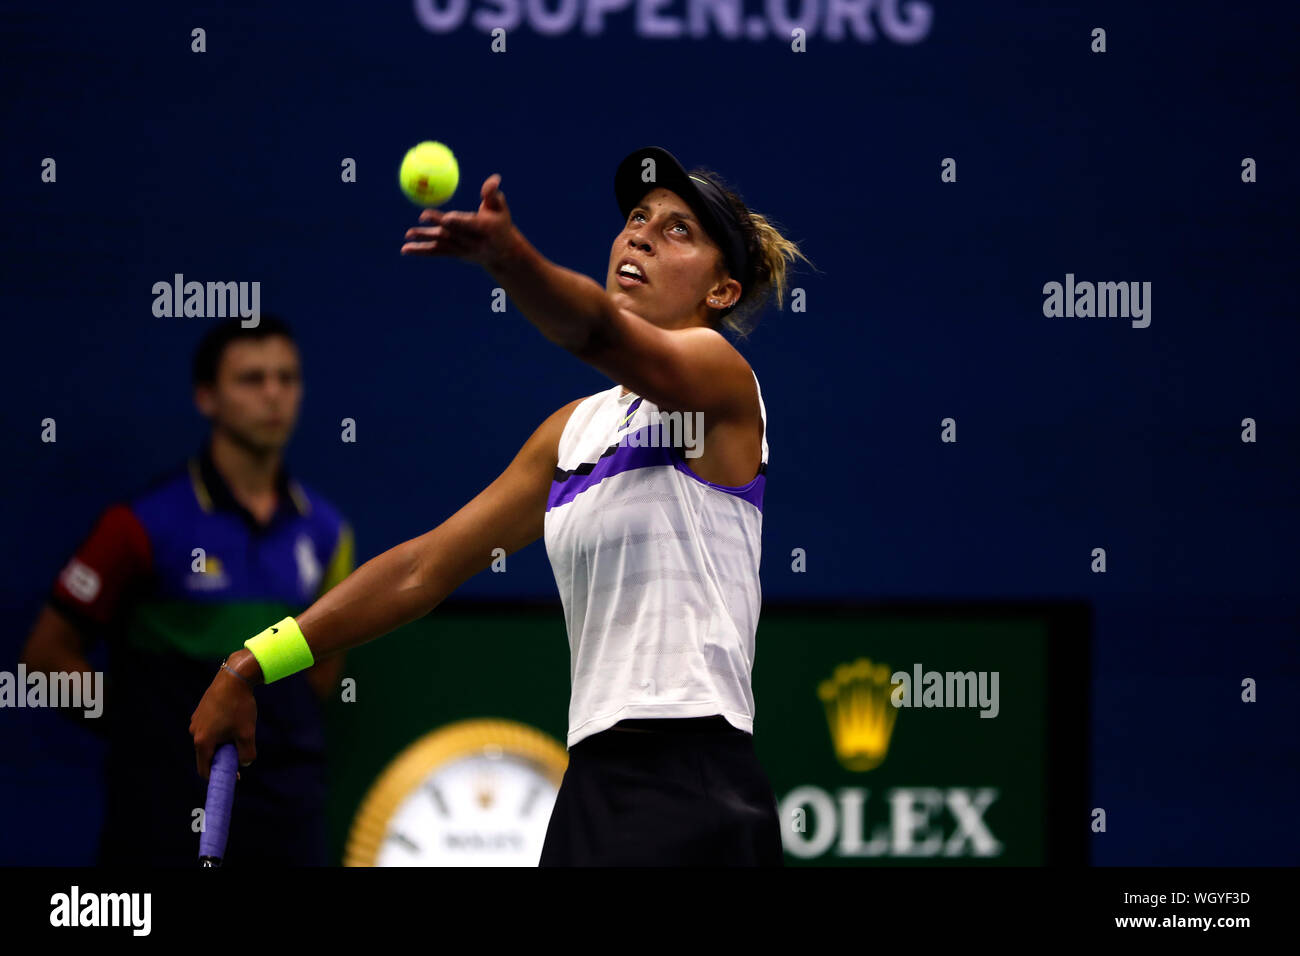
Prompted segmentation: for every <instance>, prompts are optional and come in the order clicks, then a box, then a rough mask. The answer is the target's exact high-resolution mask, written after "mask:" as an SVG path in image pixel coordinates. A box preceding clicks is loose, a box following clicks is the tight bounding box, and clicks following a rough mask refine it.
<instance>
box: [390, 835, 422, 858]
mask: <svg viewBox="0 0 1300 956" xmlns="http://www.w3.org/2000/svg"><path fill="white" fill-rule="evenodd" d="M388 839H389V840H392V841H393V842H394V843H397V844H400V845H401V846H404V847H406V849H408V850H410V851H411V852H412V853H419V852H420V844H418V843H416V842H415V841H414V840H412V839H411V838H410V837H408V836H407V835H406V834H405V833H390V834H388Z"/></svg>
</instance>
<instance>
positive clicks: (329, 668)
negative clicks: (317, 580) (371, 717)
mask: <svg viewBox="0 0 1300 956" xmlns="http://www.w3.org/2000/svg"><path fill="white" fill-rule="evenodd" d="M355 569H356V545H355V541H354V539H353V536H352V527H351V526H350V525H349V524H348V523H347V522H346V521H345V522H343V523H342V524H340V525H339V535H338V539H337V541H336V542H335V545H334V553H333V555H331V557H330V563H329V565H328V566H327V567H326V569H325V576H324V577H323V578H322V579H321V586H320V591H318V592H317V594H316V597H317V598H319V597H320V596H321V595H322V594H324V593H325V592H326V591H328V590H329V589H330V588H332V587H334V585H336V584H338V583H339V582H340V581H342V580H343V579H344V578H346V577H347V576H348V575H349V574H351V573H352V572H353V571H354V570H355ZM345 657H346V654H345V653H344V652H342V651H340V652H339V653H338V654H335V655H333V656H332V657H326V658H324V659H322V660H319V661H317V662H316V663H315V664H313V665H312V666H311V667H309V668H307V670H306V672H305V673H306V675H307V682H308V683H310V684H311V686H312V690H314V691H315V692H316V697H317V698H318V699H320V700H322V701H324V700H327V699H328V698H329V697H330V696H331V695H333V694H335V693H337V692H338V688H339V682H340V681H341V680H342V677H343V659H344V658H345Z"/></svg>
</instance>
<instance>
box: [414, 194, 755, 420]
mask: <svg viewBox="0 0 1300 956" xmlns="http://www.w3.org/2000/svg"><path fill="white" fill-rule="evenodd" d="M500 185H501V177H500V175H499V174H495V173H494V174H493V175H492V176H489V177H488V178H487V180H486V181H485V182H484V183H483V188H482V190H481V195H482V202H481V203H480V205H479V208H478V211H477V212H476V213H468V212H443V211H441V210H438V209H426V210H424V212H422V213H421V214H420V221H421V222H423V223H434V225H431V226H416V227H413V228H411V229H409V230H407V234H406V238H407V240H408V241H407V243H406V244H405V245H404V246H403V247H402V252H403V253H404V254H414V255H426V256H450V257H453V258H458V259H464V260H466V261H469V262H474V263H477V264H478V265H481V266H482V267H483V268H484V269H485V270H486V271H487V273H488V274H489V275H490V276H492V278H493V279H494V280H495V281H496V282H497V283H498V284H499V285H500V286H501V287H502V288H503V289H504V290H505V292H506V294H507V295H508V296H509V297H510V300H511V301H512V302H514V303H515V305H516V306H518V308H519V310H520V311H521V312H522V313H523V314H524V317H525V318H527V319H528V321H530V322H532V323H533V325H535V326H537V328H538V329H539V330H540V331H541V333H542V334H543V335H544V336H546V338H547V339H549V340H550V341H552V342H554V343H555V344H556V345H559V346H561V347H562V348H565V349H567V350H568V351H570V352H572V353H573V354H574V355H576V356H577V357H578V358H580V359H582V360H583V361H584V362H586V363H588V364H589V365H591V366H593V367H595V368H596V369H599V370H600V371H601V372H603V373H605V374H606V375H608V376H609V377H610V378H611V379H613V380H614V381H616V382H620V383H621V384H623V385H625V386H627V387H628V388H629V389H631V390H632V391H634V392H636V393H637V394H638V395H641V396H643V397H645V398H648V399H649V400H650V401H652V402H654V403H655V405H657V406H659V408H661V409H663V410H664V411H684V412H702V413H704V415H706V416H709V417H712V418H713V423H715V424H716V423H717V422H718V421H721V420H730V421H735V420H740V419H741V418H745V417H752V416H754V415H756V414H757V410H758V388H757V386H756V385H755V383H754V379H753V373H752V372H751V371H750V368H749V363H747V362H746V361H745V359H744V358H743V357H742V356H741V354H740V353H739V352H737V351H736V349H735V348H734V347H733V346H732V345H731V343H730V342H728V341H727V340H726V339H725V338H723V337H722V336H721V335H720V334H719V333H717V332H715V331H713V330H711V329H705V328H689V329H673V330H669V329H661V328H659V327H658V326H657V325H654V324H653V323H651V322H648V321H646V320H645V319H642V318H641V317H640V316H638V315H636V314H635V313H634V312H631V311H629V310H627V309H620V308H619V307H618V306H617V305H616V304H615V303H614V300H613V299H612V298H611V297H610V295H609V293H608V292H606V291H605V289H604V287H602V286H601V285H600V284H598V283H597V282H596V281H595V280H593V279H591V278H590V277H588V276H584V275H582V274H581V273H578V272H575V271H573V270H572V269H566V268H564V267H563V266H560V265H558V264H556V263H554V262H551V261H550V260H549V259H547V258H546V257H545V256H543V255H542V254H541V253H540V252H538V251H537V249H536V248H534V247H533V246H532V244H531V243H529V242H528V240H527V239H525V238H524V236H523V234H522V233H521V232H520V231H519V230H518V228H516V227H515V225H514V224H513V222H512V221H511V218H510V210H509V208H508V206H507V205H506V200H505V194H504V193H503V192H502V190H501V188H500Z"/></svg>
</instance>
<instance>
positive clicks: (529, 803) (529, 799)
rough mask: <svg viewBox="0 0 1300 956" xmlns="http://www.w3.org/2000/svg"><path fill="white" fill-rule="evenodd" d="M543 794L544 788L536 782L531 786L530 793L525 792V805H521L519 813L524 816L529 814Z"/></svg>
mask: <svg viewBox="0 0 1300 956" xmlns="http://www.w3.org/2000/svg"><path fill="white" fill-rule="evenodd" d="M541 795H542V788H541V785H540V784H536V783H535V784H533V785H532V786H531V787H529V788H528V793H526V794H524V805H523V806H522V807H520V809H519V815H520V816H524V817H526V816H528V814H530V813H531V812H532V810H533V804H534V803H536V802H537V798H538V797H540V796H541Z"/></svg>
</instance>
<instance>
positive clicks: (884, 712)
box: [817, 657, 898, 771]
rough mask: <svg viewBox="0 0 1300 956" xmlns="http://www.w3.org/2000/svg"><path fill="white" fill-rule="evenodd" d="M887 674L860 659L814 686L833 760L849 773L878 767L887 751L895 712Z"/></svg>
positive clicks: (837, 668) (879, 666) (869, 662)
mask: <svg viewBox="0 0 1300 956" xmlns="http://www.w3.org/2000/svg"><path fill="white" fill-rule="evenodd" d="M889 675H890V671H889V668H888V667H887V666H885V665H884V664H873V663H872V662H871V661H870V660H869V659H867V658H865V657H859V658H858V659H857V660H856V661H854V662H853V663H851V664H840V665H839V666H838V667H836V668H835V674H834V676H833V677H830V678H829V679H827V680H824V681H822V682H821V683H820V684H819V685H818V686H817V696H818V697H820V698H821V699H822V703H824V704H825V705H826V722H827V724H829V725H830V730H831V742H832V743H833V744H834V746H835V756H836V757H837V758H838V759H839V761H840V763H841V764H843V765H844V766H845V767H846V768H848V769H849V770H859V771H861V770H870V769H872V768H873V767H878V766H880V764H881V762H882V761H884V759H885V754H886V753H887V752H888V751H889V738H890V737H891V736H892V735H893V732H894V720H895V719H896V718H897V716H898V710H897V708H895V707H894V705H893V703H892V702H891V701H890V692H891V690H892V687H891V685H890V682H889Z"/></svg>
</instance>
